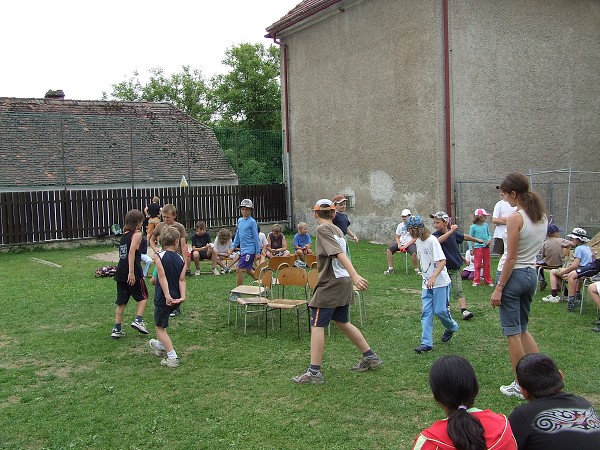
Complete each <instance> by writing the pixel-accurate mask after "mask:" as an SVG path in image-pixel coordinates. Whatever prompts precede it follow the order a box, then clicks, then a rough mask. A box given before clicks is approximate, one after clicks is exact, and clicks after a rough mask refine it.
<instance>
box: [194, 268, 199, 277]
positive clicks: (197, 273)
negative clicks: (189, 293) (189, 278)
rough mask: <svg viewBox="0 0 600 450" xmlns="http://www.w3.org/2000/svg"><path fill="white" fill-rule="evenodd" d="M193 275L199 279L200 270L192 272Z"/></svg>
mask: <svg viewBox="0 0 600 450" xmlns="http://www.w3.org/2000/svg"><path fill="white" fill-rule="evenodd" d="M194 275H195V276H197V277H199V276H200V269H196V271H195V272H194Z"/></svg>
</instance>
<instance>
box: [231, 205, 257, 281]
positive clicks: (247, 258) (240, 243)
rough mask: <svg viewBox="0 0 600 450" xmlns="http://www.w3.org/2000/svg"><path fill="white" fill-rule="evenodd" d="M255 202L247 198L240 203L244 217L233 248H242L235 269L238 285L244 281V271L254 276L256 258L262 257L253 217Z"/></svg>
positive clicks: (239, 225)
mask: <svg viewBox="0 0 600 450" xmlns="http://www.w3.org/2000/svg"><path fill="white" fill-rule="evenodd" d="M253 210H254V204H253V203H252V200H250V199H248V198H245V199H244V200H242V201H241V203H240V213H241V214H242V217H240V218H239V219H238V223H237V229H236V233H235V238H234V240H233V248H239V249H240V259H239V260H238V266H237V269H236V271H235V281H236V286H239V285H240V284H242V283H243V282H244V272H245V273H247V274H248V275H250V276H251V277H252V278H256V275H255V273H254V269H253V267H254V258H256V257H257V256H258V257H260V244H259V239H258V225H257V224H256V220H254V218H253V217H252V211H253Z"/></svg>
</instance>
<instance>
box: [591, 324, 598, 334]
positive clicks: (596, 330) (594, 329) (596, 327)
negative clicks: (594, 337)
mask: <svg viewBox="0 0 600 450" xmlns="http://www.w3.org/2000/svg"><path fill="white" fill-rule="evenodd" d="M592 331H595V332H596V333H600V325H596V326H595V327H594V328H592Z"/></svg>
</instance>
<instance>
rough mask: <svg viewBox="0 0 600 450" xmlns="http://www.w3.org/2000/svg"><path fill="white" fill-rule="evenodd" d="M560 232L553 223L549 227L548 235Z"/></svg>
mask: <svg viewBox="0 0 600 450" xmlns="http://www.w3.org/2000/svg"><path fill="white" fill-rule="evenodd" d="M559 231H560V229H559V228H558V227H557V226H556V225H554V224H553V223H551V224H549V225H548V231H547V234H552V233H558V232H559Z"/></svg>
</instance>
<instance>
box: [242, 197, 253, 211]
mask: <svg viewBox="0 0 600 450" xmlns="http://www.w3.org/2000/svg"><path fill="white" fill-rule="evenodd" d="M242 207H245V208H251V209H254V203H252V200H250V199H249V198H245V199H244V200H242V201H241V203H240V208H242Z"/></svg>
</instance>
